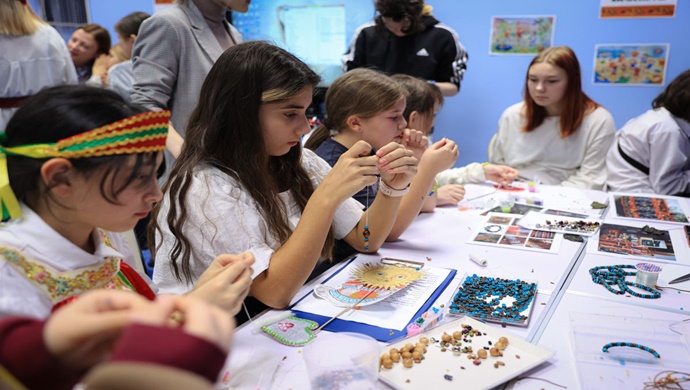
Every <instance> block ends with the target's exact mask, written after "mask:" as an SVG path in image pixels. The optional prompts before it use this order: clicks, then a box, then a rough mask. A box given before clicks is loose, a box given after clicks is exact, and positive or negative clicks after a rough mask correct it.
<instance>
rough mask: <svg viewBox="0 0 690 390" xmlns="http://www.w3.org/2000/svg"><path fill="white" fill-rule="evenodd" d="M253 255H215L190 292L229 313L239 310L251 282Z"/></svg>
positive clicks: (191, 294) (235, 312) (246, 253)
mask: <svg viewBox="0 0 690 390" xmlns="http://www.w3.org/2000/svg"><path fill="white" fill-rule="evenodd" d="M252 264H254V256H253V255H252V254H251V253H248V252H245V253H242V254H240V255H230V254H224V255H220V256H218V257H216V258H215V259H214V260H213V262H212V263H211V265H210V266H209V268H208V269H206V271H204V273H203V274H201V276H200V277H199V280H198V281H197V283H196V285H195V287H194V289H193V290H192V291H190V292H189V295H190V296H193V297H195V298H198V299H201V300H204V301H206V302H208V303H211V304H215V305H216V306H219V307H221V308H223V309H224V310H227V311H228V312H229V313H230V314H232V315H235V314H237V313H239V311H240V309H241V308H242V302H243V301H244V298H245V297H246V296H247V294H248V293H249V287H250V286H251V283H252V272H253V271H252V268H251V265H252Z"/></svg>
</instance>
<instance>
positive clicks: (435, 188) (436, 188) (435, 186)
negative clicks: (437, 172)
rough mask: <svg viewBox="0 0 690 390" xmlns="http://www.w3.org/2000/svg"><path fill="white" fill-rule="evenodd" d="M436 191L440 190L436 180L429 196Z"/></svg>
mask: <svg viewBox="0 0 690 390" xmlns="http://www.w3.org/2000/svg"><path fill="white" fill-rule="evenodd" d="M436 190H438V182H437V181H436V180H434V186H433V187H432V188H431V191H430V192H429V196H431V195H433V194H435V193H436Z"/></svg>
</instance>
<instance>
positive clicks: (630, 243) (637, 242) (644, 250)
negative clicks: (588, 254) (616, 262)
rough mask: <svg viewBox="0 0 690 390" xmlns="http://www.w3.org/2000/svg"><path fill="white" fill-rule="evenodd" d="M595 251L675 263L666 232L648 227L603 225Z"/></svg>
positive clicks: (669, 236)
mask: <svg viewBox="0 0 690 390" xmlns="http://www.w3.org/2000/svg"><path fill="white" fill-rule="evenodd" d="M597 249H598V250H599V252H605V253H614V254H617V255H624V256H638V257H646V258H649V259H653V260H671V261H676V255H675V252H674V250H673V242H671V235H670V234H669V232H668V230H660V229H655V228H651V229H650V228H649V227H647V228H640V227H634V226H624V225H612V224H603V225H602V226H601V230H600V234H599V246H598V248H597Z"/></svg>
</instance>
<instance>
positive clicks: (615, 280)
mask: <svg viewBox="0 0 690 390" xmlns="http://www.w3.org/2000/svg"><path fill="white" fill-rule="evenodd" d="M625 269H635V266H634V265H629V264H628V265H626V264H618V265H609V266H605V265H602V266H598V267H594V268H592V269H590V270H589V275H590V276H591V277H592V281H593V282H594V283H597V284H601V285H602V286H604V287H605V288H606V289H607V290H609V291H610V292H612V293H613V294H616V295H623V294H625V293H626V292H627V293H628V294H630V295H632V296H634V297H638V298H645V299H657V298H661V292H660V291H659V290H655V289H653V288H651V287H647V286H645V285H644V284H640V283H634V282H629V281H627V280H625V277H626V276H635V275H637V272H634V271H625ZM602 271H603V272H602ZM612 285H617V286H618V290H616V289H614V288H613V287H612ZM629 286H632V287H635V288H639V289H640V290H644V291H649V292H650V293H651V294H640V293H638V292H637V291H634V290H632V289H631V288H630V287H629Z"/></svg>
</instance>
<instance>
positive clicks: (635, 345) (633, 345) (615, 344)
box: [601, 341, 661, 359]
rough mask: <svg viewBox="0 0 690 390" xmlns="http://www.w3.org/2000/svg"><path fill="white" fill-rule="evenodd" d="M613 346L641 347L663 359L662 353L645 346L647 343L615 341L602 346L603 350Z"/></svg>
mask: <svg viewBox="0 0 690 390" xmlns="http://www.w3.org/2000/svg"><path fill="white" fill-rule="evenodd" d="M612 347H630V348H639V349H641V350H643V351H646V352H649V353H651V354H652V355H654V357H655V358H657V359H661V355H659V352H657V351H655V350H653V349H651V348H649V347H647V346H645V345H642V344H637V343H627V342H622V341H616V342H614V343H608V344H606V345H604V346H603V347H602V348H601V352H608V351H609V348H612Z"/></svg>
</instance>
